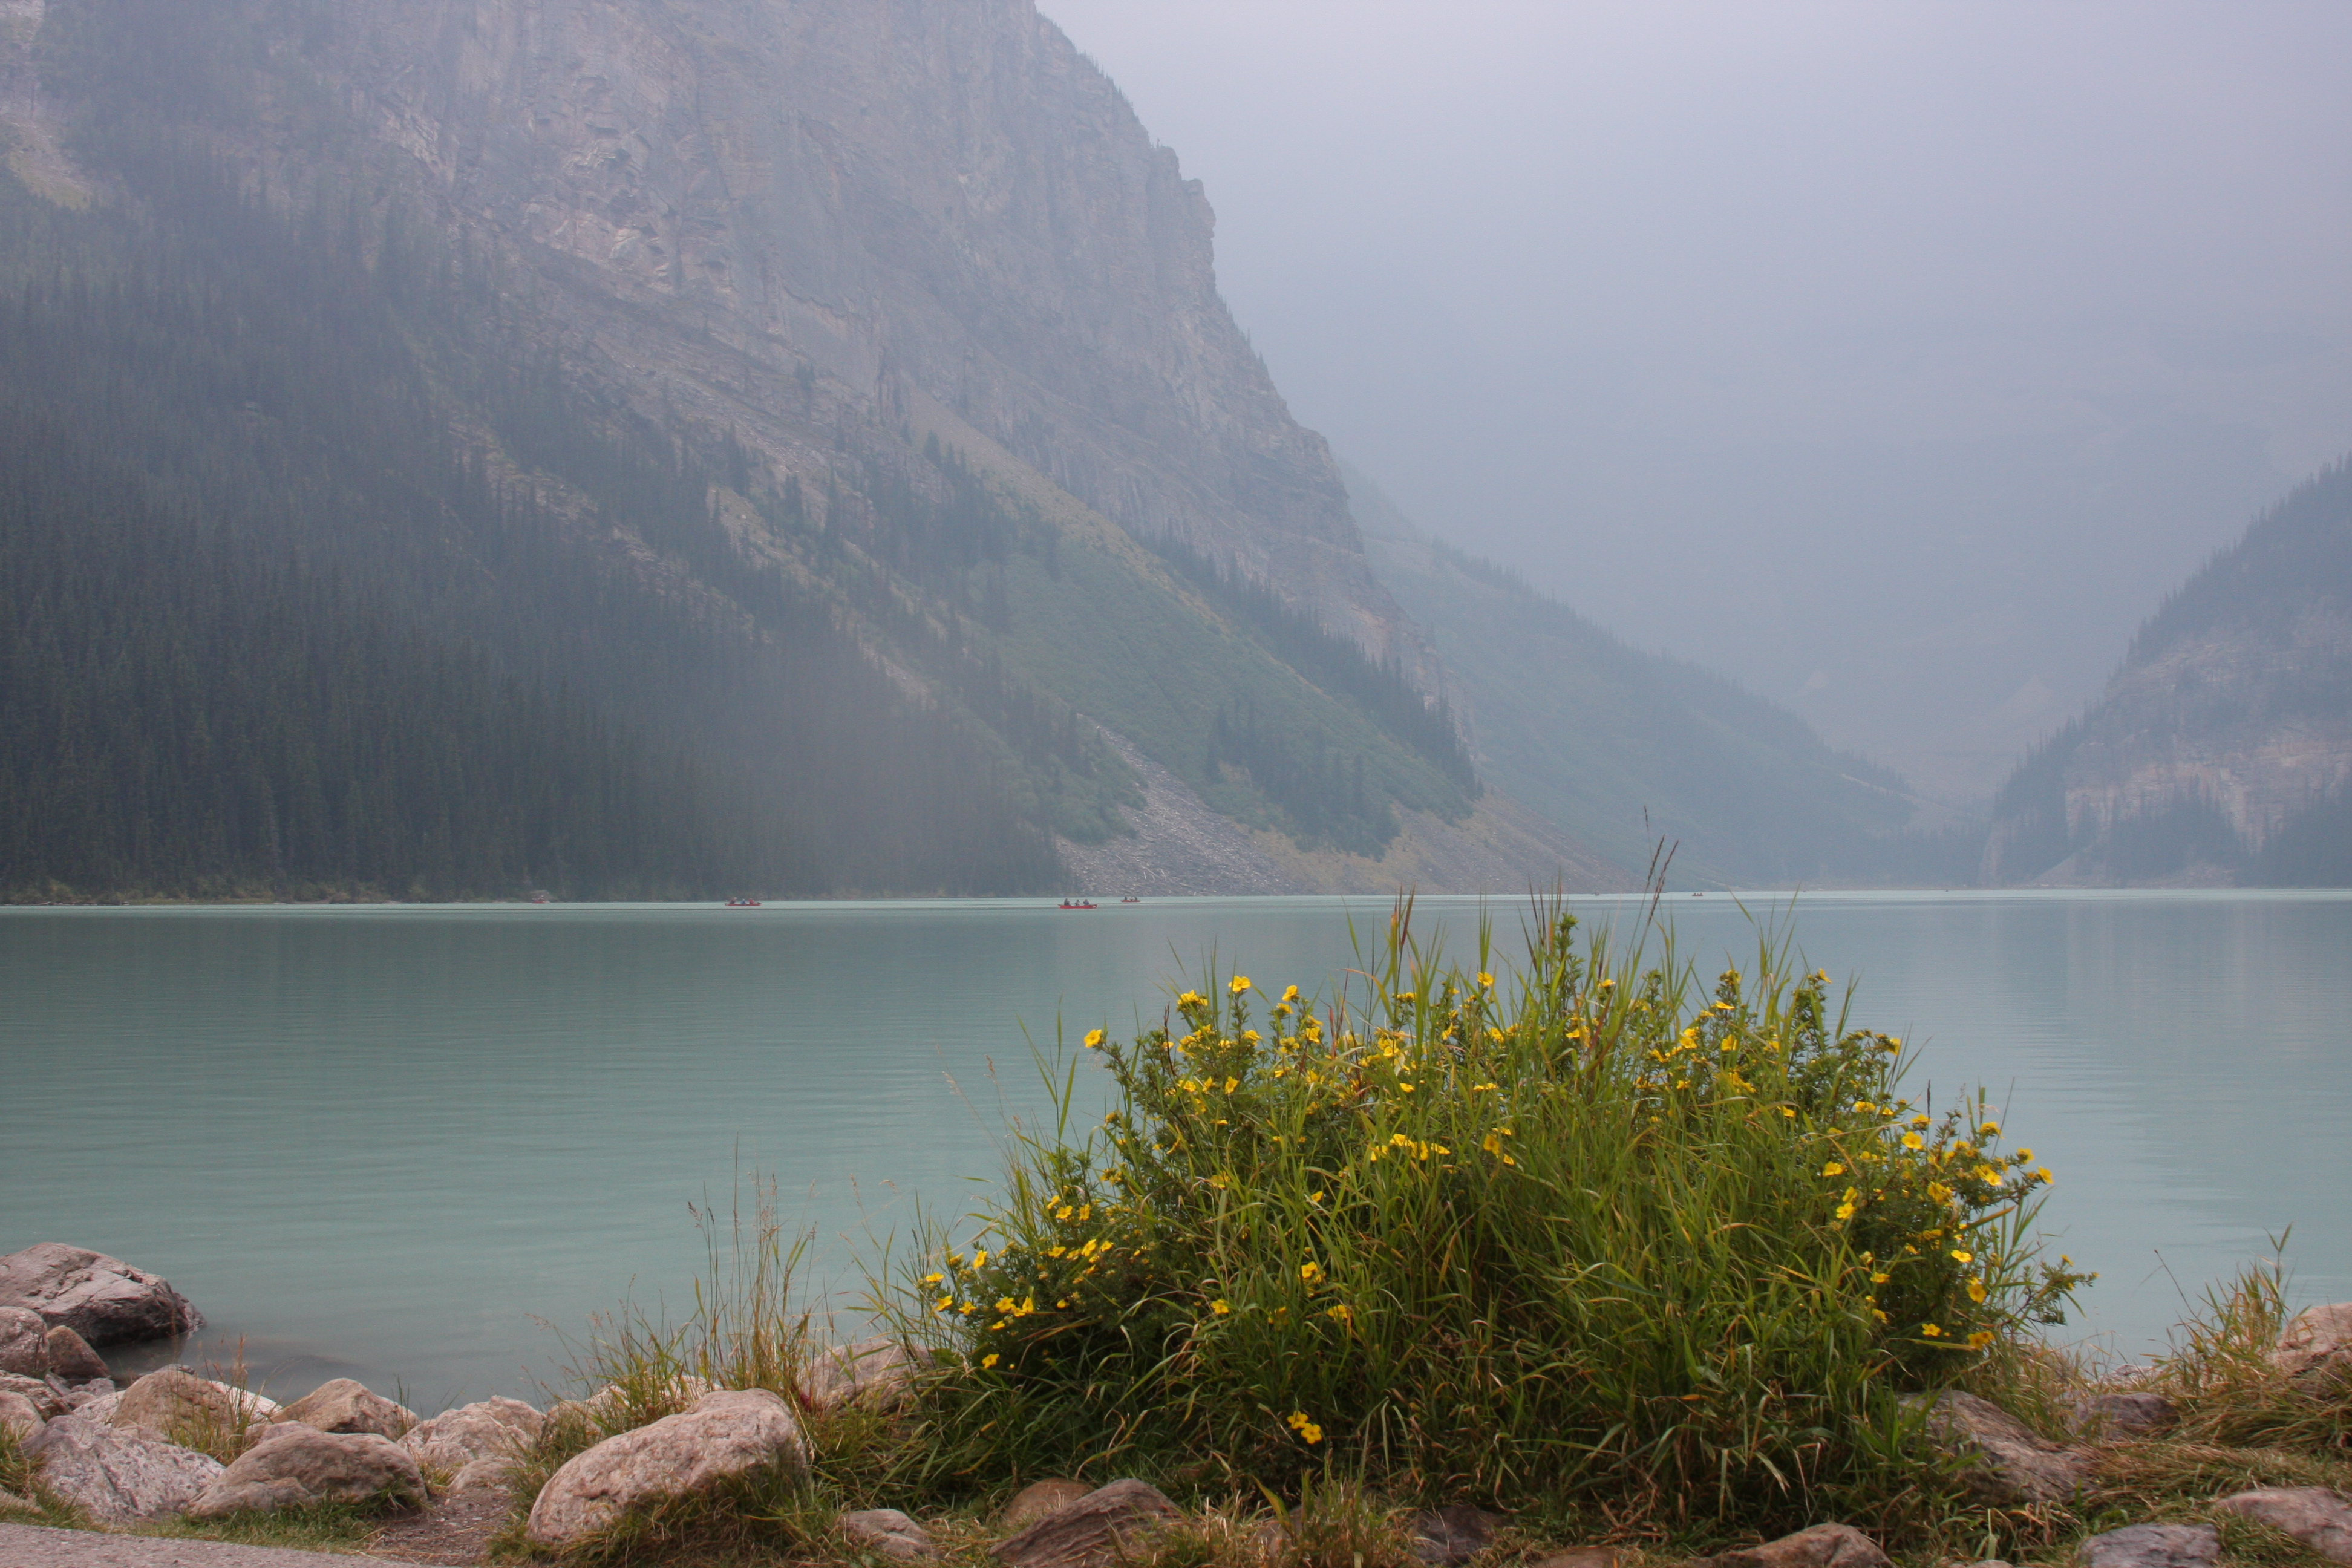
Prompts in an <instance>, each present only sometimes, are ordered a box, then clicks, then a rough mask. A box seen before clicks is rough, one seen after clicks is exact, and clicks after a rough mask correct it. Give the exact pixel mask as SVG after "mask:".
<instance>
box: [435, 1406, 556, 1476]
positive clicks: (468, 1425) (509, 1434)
mask: <svg viewBox="0 0 2352 1568" xmlns="http://www.w3.org/2000/svg"><path fill="white" fill-rule="evenodd" d="M546 1425H547V1417H545V1416H544V1415H541V1414H540V1413H539V1412H538V1411H536V1410H534V1409H532V1408H531V1407H530V1405H525V1404H524V1403H523V1402H522V1401H521V1400H520V1399H485V1400H483V1401H482V1402H481V1403H479V1404H478V1405H459V1406H458V1407H457V1409H455V1410H444V1411H443V1412H442V1413H441V1414H440V1415H436V1416H435V1417H433V1419H431V1420H430V1421H420V1422H418V1423H417V1424H416V1425H415V1426H412V1427H410V1428H409V1429H408V1432H407V1434H406V1435H405V1436H403V1437H402V1438H401V1439H400V1446H401V1447H404V1448H405V1449H407V1450H408V1451H409V1452H410V1453H411V1454H414V1455H415V1456H416V1462H417V1463H418V1464H419V1465H422V1466H423V1467H424V1468H426V1469H428V1470H462V1469H464V1468H466V1467H467V1466H468V1465H472V1464H476V1463H478V1462H479V1461H481V1460H484V1459H495V1460H498V1461H499V1462H501V1463H503V1462H505V1461H507V1460H510V1459H512V1458H514V1457H515V1456H516V1455H518V1454H520V1452H521V1451H522V1450H523V1449H525V1448H528V1447H530V1446H531V1445H532V1444H533V1443H536V1442H538V1441H539V1435H540V1432H541V1429H542V1428H544V1427H545V1426H546Z"/></svg>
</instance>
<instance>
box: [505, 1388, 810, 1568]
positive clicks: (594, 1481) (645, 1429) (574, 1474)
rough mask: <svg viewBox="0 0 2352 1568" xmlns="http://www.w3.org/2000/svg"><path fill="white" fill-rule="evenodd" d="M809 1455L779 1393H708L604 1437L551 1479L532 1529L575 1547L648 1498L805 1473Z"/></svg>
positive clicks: (539, 1540)
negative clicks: (764, 1473) (779, 1472)
mask: <svg viewBox="0 0 2352 1568" xmlns="http://www.w3.org/2000/svg"><path fill="white" fill-rule="evenodd" d="M809 1457H810V1456H809V1446H808V1438H807V1437H806V1436H803V1434H802V1432H801V1424H800V1422H799V1420H798V1419H797V1418H796V1417H795V1416H794V1415H793V1411H792V1407H791V1406H790V1405H786V1404H785V1403H784V1402H783V1401H782V1399H779V1398H778V1397H776V1395H774V1394H771V1393H769V1392H768V1391H767V1390H765V1389H759V1388H754V1389H744V1390H734V1389H728V1390H722V1391H720V1392H719V1393H715V1394H704V1395H703V1396H702V1397H701V1398H699V1399H698V1400H696V1401H695V1402H694V1404H693V1405H692V1406H691V1407H690V1408H688V1409H687V1410H686V1411H684V1412H682V1413H681V1414H679V1415H665V1416H664V1417H662V1418H661V1419H660V1420H658V1421H656V1422H655V1423H653V1424H652V1425H651V1426H640V1427H638V1428H637V1429H636V1430H635V1431H633V1432H624V1433H622V1434H620V1435H619V1436H614V1437H607V1438H605V1439H604V1441H603V1442H601V1443H599V1444H597V1445H596V1446H595V1447H593V1448H590V1449H589V1450H588V1451H587V1452H586V1453H584V1454H581V1455H579V1456H577V1457H575V1458H572V1460H571V1461H570V1462H569V1463H567V1464H566V1465H564V1467H563V1468H562V1469H560V1470H558V1471H556V1472H555V1474H554V1475H552V1476H551V1477H549V1478H548V1481H547V1485H546V1486H544V1487H542V1488H541V1489H540V1493H539V1500H538V1501H537V1502H535V1503H533V1504H532V1505H531V1509H530V1526H529V1531H528V1533H529V1535H530V1540H531V1542H532V1543H533V1544H535V1545H538V1546H543V1547H551V1548H555V1549H557V1550H562V1549H563V1548H566V1547H571V1546H577V1545H579V1544H581V1543H583V1542H587V1541H590V1540H592V1539H593V1538H594V1537H595V1536H597V1535H599V1534H601V1533H602V1532H604V1531H607V1530H609V1529H611V1528H612V1527H613V1526H614V1525H615V1524H617V1523H619V1522H620V1521H621V1520H622V1519H623V1518H624V1517H625V1516H626V1515H628V1514H629V1513H631V1512H633V1511H635V1510H638V1509H641V1508H644V1507H646V1505H648V1504H652V1503H656V1502H660V1501H664V1500H667V1499H671V1498H677V1497H689V1496H693V1495H695V1494H697V1493H699V1492H705V1491H709V1490H710V1489H713V1488H715V1487H719V1486H721V1485H723V1484H725V1483H726V1482H729V1481H732V1480H736V1479H740V1478H742V1477H745V1476H749V1475H751V1474H753V1473H755V1472H757V1471H761V1470H766V1469H784V1470H790V1471H794V1472H798V1471H804V1470H806V1469H807V1468H808V1464H809Z"/></svg>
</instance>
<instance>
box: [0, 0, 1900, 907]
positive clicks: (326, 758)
mask: <svg viewBox="0 0 2352 1568" xmlns="http://www.w3.org/2000/svg"><path fill="white" fill-rule="evenodd" d="M0 136H5V163H6V169H7V176H6V177H5V178H0V429H5V430H6V432H7V440H8V443H9V445H8V447H7V452H6V456H7V459H8V461H9V464H10V468H9V473H8V478H9V483H8V484H7V485H6V486H5V487H0V614H5V622H0V742H5V752H0V898H14V899H50V898H89V897H129V896H144V895H154V896H203V897H230V896H256V897H258V896H273V897H304V898H320V897H371V896H394V897H432V898H450V897H513V896H518V895H520V894H521V893H523V892H525V891H528V890H530V889H533V888H545V889H550V890H551V891H553V892H554V893H556V894H558V895H559V896H563V897H577V898H617V897H656V896H658V897H709V896H711V895H713V894H716V893H719V892H733V891H763V892H772V893H780V894H782V893H800V894H839V893H853V892H862V893H914V892H954V893H980V892H1035V891H1044V890H1048V889H1056V888H1071V887H1078V886H1083V887H1087V888H1091V889H1099V890H1103V891H1110V892H1119V891H1135V892H1152V891H1160V892H1202V893H1213V892H1244V891H1322V890H1363V891H1387V890H1392V889H1396V888H1398V887H1400V886H1417V887H1420V888H1423V889H1428V890H1433V891H1435V890H1448V889H1463V890H1468V889H1502V890H1510V891H1517V890H1520V889H1525V888H1527V887H1528V886H1529V885H1530V884H1538V885H1547V886H1548V885H1550V884H1552V883H1554V882H1555V881H1557V882H1559V884H1561V885H1563V886H1565V887H1567V888H1569V889H1603V888H1616V887H1624V886H1630V885H1635V884H1637V883H1638V871H1639V868H1641V867H1642V866H1643V864H1645V863H1646V861H1647V859H1648V855H1649V847H1650V844H1649V837H1648V835H1649V834H1650V833H1651V832H1653V831H1655V832H1657V833H1661V834H1664V835H1667V836H1671V837H1682V838H1684V839H1685V860H1684V861H1683V865H1684V868H1685V870H1686V871H1688V872H1690V873H1692V874H1694V875H1698V876H1702V877H1705V878H1707V879H1740V880H1748V881H1755V880H1759V879H1760V880H1780V879H1789V878H1793V877H1797V876H1808V877H1817V876H1821V875H1823V874H1824V873H1825V871H1826V870H1827V869H1828V868H1843V871H1842V873H1839V874H1843V875H1845V876H1848V877H1867V876H1870V875H1872V874H1873V873H1872V872H1870V871H1869V870H1867V869H1856V868H1857V867H1859V866H1863V865H1864V862H1869V863H1871V864H1875V863H1876V862H1875V861H1874V860H1873V859H1872V858H1873V857H1878V858H1884V857H1885V853H1886V851H1885V846H1888V845H1902V844H1906V843H1907V842H1908V841H1906V840H1903V839H1901V837H1900V836H1899V835H1898V834H1895V831H1894V830H1895V826H1896V825H1898V824H1900V823H1902V822H1904V821H1905V820H1906V819H1907V814H1908V813H1909V812H1910V810H1911V805H1910V803H1908V802H1907V801H1906V800H1904V799H1903V798H1902V797H1901V795H1900V792H1899V784H1898V781H1895V780H1893V779H1892V778H1891V777H1889V776H1887V775H1884V774H1882V773H1877V772H1875V771H1874V770H1871V769H1870V768H1869V767H1868V766H1867V765H1866V764H1864V763H1860V762H1859V761H1857V760H1854V759H1848V758H1840V757H1836V756H1834V755H1833V754H1832V753H1830V752H1827V751H1826V749H1824V748H1822V746H1821V745H1820V743H1819V742H1818V741H1817V740H1815V739H1813V738H1812V737H1811V735H1810V732H1808V731H1804V729H1803V727H1802V726H1801V725H1797V724H1796V723H1795V721H1792V720H1789V719H1788V718H1787V716H1786V715H1784V714H1780V713H1778V712H1777V711H1776V710H1770V709H1769V708H1768V707H1766V706H1764V705H1762V704H1760V703H1758V702H1757V701H1756V700H1753V699H1751V698H1748V697H1746V696H1744V695H1743V694H1741V693H1739V692H1738V691H1737V690H1736V689H1734V688H1731V687H1729V686H1727V685H1725V684H1724V683H1722V682H1719V681H1715V680H1713V679H1711V678H1708V677H1706V676H1705V675H1703V674H1701V673H1700V672H1698V671H1696V670H1693V669H1690V668H1685V667H1683V666H1679V665H1674V664H1672V663H1671V662H1670V661H1663V660H1656V659H1650V658H1647V657H1646V656H1639V655H1633V654H1632V653H1630V652H1628V651H1627V650H1624V649H1622V647H1617V646H1616V645H1613V644H1611V643H1609V642H1608V641H1607V639H1605V638H1600V637H1597V635H1595V634H1593V633H1592V632H1591V628H1590V627H1589V626H1584V625H1583V624H1582V623H1581V622H1579V621H1578V620H1577V619H1576V618H1575V617H1574V616H1571V615H1570V614H1569V613H1568V612H1566V611H1565V610H1562V609H1560V608H1559V606H1557V605H1549V604H1547V603H1545V602H1543V601H1540V600H1538V599H1536V598H1535V597H1534V596H1533V595H1528V594H1526V593H1525V592H1524V591H1523V590H1520V589H1517V588H1515V587H1513V586H1511V585H1510V584H1508V582H1507V580H1506V579H1504V578H1502V577H1499V576H1497V575H1496V574H1495V573H1494V572H1492V571H1488V570H1486V569H1485V568H1481V567H1478V566H1477V565H1476V563H1468V562H1466V561H1465V560H1464V559H1463V558H1459V557H1456V556H1454V555H1452V554H1449V553H1446V552H1442V551H1440V550H1439V549H1438V548H1437V547H1435V546H1430V545H1426V544H1415V545H1411V546H1410V547H1408V545H1407V544H1406V543H1405V542H1402V539H1401V537H1400V538H1398V539H1387V540H1384V542H1381V544H1380V545H1379V548H1378V549H1377V550H1375V551H1372V552H1368V551H1367V548H1366V542H1365V540H1364V538H1363V535H1362V533H1361V532H1360V529H1359V527H1358V521H1357V515H1356V513H1354V512H1352V511H1351V507H1350V500H1349V487H1348V485H1347V483H1346V482H1345V480H1344V479H1343V478H1342V476H1341V474H1340V471H1339V467H1338V465H1337V464H1336V462H1335V461H1334V459H1333V458H1332V455H1331V453H1330V451H1329V450H1328V447H1327V446H1326V445H1325V443H1324V442H1323V440H1322V438H1321V437H1318V436H1317V435H1315V434H1314V433H1313V432H1312V431H1309V430H1307V429H1305V428H1304V427H1302V426H1300V425H1299V424H1298V423H1297V421H1296V420H1295V419H1294V418H1293V417H1292V416H1291V414H1290V412H1289V410H1288V408H1287V406H1286V405H1285V403H1284V401H1283V399H1282V396H1281V395H1280V393H1279V392H1278V391H1277V389H1276V387H1275V385H1274V384H1273V382H1272V379H1271V378H1270V377H1269V375H1268V374H1267V372H1266V368H1265V365H1264V363H1262V362H1260V361H1259V359H1258V358H1257V356H1256V355H1255V353H1254V352H1253V351H1252V350H1251V348H1250V346H1249V343H1248V340H1247V339H1246V337H1245V336H1244V334H1243V333H1242V332H1241V331H1240V330H1239V328H1238V327H1237V326H1236V325H1235V323H1234V321H1233V318H1232V316H1231V314H1230V313H1229V312H1228V311H1227V310H1226V309H1225V306H1224V304H1223V300H1221V299H1220V298H1219V296H1218V294H1217V290H1216V283H1215V277H1214V273H1213V252H1212V242H1213V215H1212V213H1211V211H1210V208H1209V206H1208V204H1207V202H1206V200H1205V198H1204V196H1203V194H1202V189H1201V187H1200V185H1199V184H1198V183H1197V182H1192V181H1188V180H1186V179H1184V178H1183V176H1182V174H1181V169H1180V168H1179V166H1178V164H1177V163H1176V160H1175V157H1174V154H1172V153H1170V152H1169V151H1168V150H1167V149H1165V148H1162V147H1160V146H1157V145H1155V144H1154V143H1153V142H1151V140H1150V137H1149V135H1148V134H1147V133H1146V132H1145V131H1144V129H1143V127H1142V126H1141V125H1140V124H1139V122H1138V121H1137V119H1136V117H1135V115H1134V113H1133V112H1132V111H1131V110H1129V107H1128V105H1127V103H1126V102H1125V100H1123V99H1122V98H1121V97H1120V96H1119V94H1118V90H1117V89H1116V88H1114V87H1113V86H1112V84H1111V83H1110V82H1109V81H1108V79H1105V78H1104V77H1103V75H1102V74H1101V72H1099V71H1098V70H1097V69H1096V68H1095V67H1094V66H1093V65H1092V64H1091V63H1090V62H1088V61H1087V59H1085V58H1083V57H1082V56H1080V55H1079V54H1078V53H1077V52H1076V50H1075V49H1074V48H1073V47H1071V45H1070V44H1069V42H1068V40H1067V39H1066V38H1065V37H1063V36H1062V35H1061V33H1060V32H1059V31H1058V30H1056V29H1055V27H1054V26H1052V24H1050V23H1049V22H1047V21H1045V19H1044V18H1042V17H1040V16H1038V15H1037V14H1036V12H1035V10H1034V6H1033V5H1032V4H1031V3H1030V0H793V3H792V4H789V5H786V4H780V3H777V0H627V3H623V0H533V3H530V4H525V3H524V0H367V3H365V4H361V5H353V4H350V3H348V0H208V3H207V4H206V5H202V6H192V5H187V4H185V0H0ZM1411 551H1418V552H1420V553H1419V555H1418V556H1417V557H1416V560H1417V561H1418V562H1419V564H1418V565H1416V566H1413V567H1412V569H1410V570H1405V569H1401V568H1400V567H1399V565H1398V562H1399V560H1401V559H1402V556H1401V555H1400V552H1407V553H1410V552H1411ZM1401 599H1402V600H1404V601H1405V602H1403V603H1401V602H1400V600H1401ZM1430 628H1434V631H1432V630H1431V629H1430ZM1511 628H1517V630H1516V631H1513V630H1511ZM1433 635H1434V636H1435V637H1437V638H1438V645H1437V646H1436V647H1433V644H1432V640H1431V638H1432V636H1433ZM1515 639H1516V643H1515ZM1515 647H1516V651H1517V654H1518V656H1519V657H1518V660H1517V664H1516V665H1514V664H1513V663H1512V656H1513V654H1514V651H1515ZM1455 649H1458V652H1459V656H1460V657H1459V658H1457V659H1456V661H1455V663H1454V667H1452V668H1449V667H1448V665H1447V664H1446V663H1445V662H1444V660H1442V659H1441V658H1440V657H1439V654H1440V652H1441V651H1453V650H1455ZM1493 784H1501V785H1502V787H1499V788H1498V787H1490V786H1491V785H1493ZM1645 806H1646V807H1648V808H1649V809H1650V811H1651V820H1650V822H1649V823H1648V825H1647V826H1643V823H1642V810H1643V807H1645ZM1841 835H1844V836H1846V837H1848V838H1851V839H1853V840H1855V841H1856V842H1862V841H1867V850H1866V853H1859V856H1858V852H1855V851H1853V847H1852V846H1851V845H1849V846H1847V847H1846V848H1844V849H1840V848H1839V847H1837V846H1838V841H1839V839H1840V836H1841ZM1912 850H1916V846H1913V847H1912V848H1911V849H1907V850H1906V853H1907V852H1912Z"/></svg>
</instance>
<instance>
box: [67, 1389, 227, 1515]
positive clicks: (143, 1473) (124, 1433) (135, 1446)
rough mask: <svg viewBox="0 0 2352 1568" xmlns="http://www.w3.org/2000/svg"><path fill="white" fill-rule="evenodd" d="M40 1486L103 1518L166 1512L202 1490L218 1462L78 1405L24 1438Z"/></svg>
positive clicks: (183, 1507)
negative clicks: (29, 1438)
mask: <svg viewBox="0 0 2352 1568" xmlns="http://www.w3.org/2000/svg"><path fill="white" fill-rule="evenodd" d="M26 1452H27V1453H28V1454H30V1455H32V1456H33V1458H34V1459H35V1461H36V1462H37V1464H38V1466H39V1479H40V1483H41V1485H42V1486H43V1487H44V1488H45V1489H47V1491H48V1492H49V1494H50V1495H51V1496H53V1497H55V1498H57V1499H58V1500H59V1501H60V1502H65V1503H69V1504H71V1505H72V1506H74V1507H76V1508H79V1509H80V1510H83V1511H84V1512H86V1513H88V1514H89V1516H90V1517H91V1518H92V1519H94V1520H96V1521H98V1522H99V1523H100V1524H129V1523H131V1522H132V1521H137V1520H150V1519H165V1518H169V1517H170V1516H172V1515H173V1514H177V1513H181V1512H184V1511H185V1510H186V1509H187V1507H188V1505H189V1504H190V1503H193V1502H194V1501H195V1500H196V1499H197V1498H198V1497H200V1496H202V1495H203V1493H204V1489H205V1487H207V1486H209V1485H210V1484H211V1483H212V1480H213V1478H214V1477H215V1476H217V1475H219V1474H220V1473H221V1462H220V1461H219V1460H218V1459H215V1458H213V1457H212V1456H210V1455H209V1454H199V1453H197V1452H196V1451H195V1450H194V1449H193V1448H183V1447H180V1446H179V1445H178V1444H176V1443H167V1442H165V1441H164V1440H163V1438H161V1437H159V1436H155V1434H154V1433H152V1432H150V1431H148V1430H146V1429H145V1428H143V1427H138V1426H109V1425H107V1424H106V1423H105V1422H103V1421H98V1420H93V1419H92V1418H91V1417H89V1416H88V1415H82V1414H81V1413H79V1411H77V1412H76V1413H74V1414H73V1415H60V1416H58V1418H57V1419H56V1420H54V1421H52V1422H50V1423H49V1424H48V1425H47V1426H44V1427H42V1428H41V1430H40V1431H39V1433H38V1434H37V1435H36V1436H34V1438H33V1440H32V1441H31V1442H30V1443H28V1444H26Z"/></svg>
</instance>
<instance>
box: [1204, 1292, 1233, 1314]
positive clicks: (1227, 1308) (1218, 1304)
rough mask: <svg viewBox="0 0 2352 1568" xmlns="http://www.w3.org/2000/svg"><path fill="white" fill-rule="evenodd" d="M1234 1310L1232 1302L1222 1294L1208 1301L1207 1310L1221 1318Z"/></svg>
mask: <svg viewBox="0 0 2352 1568" xmlns="http://www.w3.org/2000/svg"><path fill="white" fill-rule="evenodd" d="M1209 1310H1210V1311H1212V1312H1213V1313H1215V1314H1216V1315H1217V1316H1218V1317H1220V1318H1222V1317H1223V1316H1224V1315H1225V1314H1227V1313H1228V1312H1231V1311H1232V1310H1234V1304H1233V1303H1232V1302H1231V1301H1228V1300H1225V1299H1224V1298H1223V1297H1222V1296H1221V1297H1219V1298H1218V1299H1217V1300H1213V1301H1212V1302H1210V1303H1209Z"/></svg>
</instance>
